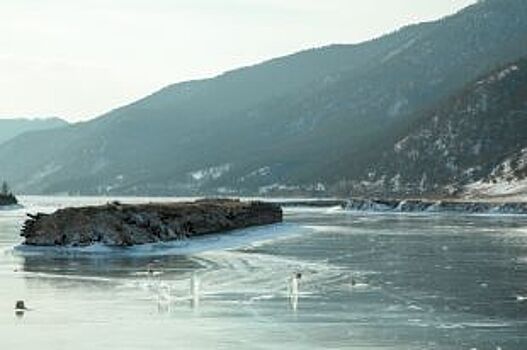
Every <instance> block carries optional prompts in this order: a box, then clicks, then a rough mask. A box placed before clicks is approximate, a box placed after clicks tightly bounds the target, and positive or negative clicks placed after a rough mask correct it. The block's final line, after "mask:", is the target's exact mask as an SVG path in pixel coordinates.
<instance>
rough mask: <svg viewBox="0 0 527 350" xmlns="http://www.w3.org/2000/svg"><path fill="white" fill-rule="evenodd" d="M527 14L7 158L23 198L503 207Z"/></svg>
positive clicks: (218, 80)
mask: <svg viewBox="0 0 527 350" xmlns="http://www.w3.org/2000/svg"><path fill="white" fill-rule="evenodd" d="M526 18H527V1H525V0H485V1H479V2H477V3H476V4H474V5H472V6H470V7H468V8H466V9H464V10H462V11H460V12H458V13H457V14H455V15H452V16H449V17H446V18H443V19H441V20H438V21H435V22H429V23H421V24H416V25H412V26H408V27H405V28H403V29H401V30H398V31H396V32H394V33H391V34H388V35H385V36H383V37H380V38H377V39H375V40H371V41H368V42H365V43H362V44H356V45H332V46H328V47H323V48H319V49H313V50H308V51H303V52H299V53H297V54H294V55H291V56H286V57H281V58H277V59H274V60H271V61H267V62H264V63H261V64H258V65H255V66H251V67H246V68H242V69H238V70H234V71H230V72H227V73H225V74H222V75H220V76H217V77H214V78H211V79H205V80H197V81H189V82H184V83H179V84H175V85H171V86H168V87H166V88H164V89H162V90H161V91H158V92H156V93H153V94H152V95H150V96H147V97H145V98H143V99H141V100H139V101H136V102H134V103H132V104H130V105H127V106H124V107H121V108H118V109H115V110H113V111H111V112H109V113H107V114H105V115H102V116H100V117H98V118H96V119H93V120H91V121H89V122H84V123H79V124H71V125H63V126H61V127H58V128H51V129H48V130H40V131H32V132H29V133H24V134H21V135H18V136H16V137H14V138H11V139H10V140H8V141H6V142H3V143H1V139H0V143H1V145H0V164H2V166H1V167H0V178H3V179H6V180H7V181H9V182H10V183H11V184H12V186H13V187H14V189H15V190H17V191H19V192H23V193H32V194H58V193H60V194H86V195H198V194H232V195H272V194H275V195H278V194H280V195H283V194H287V195H292V194H302V195H339V196H349V195H364V196H390V197H416V196H456V195H472V196H486V195H504V194H507V195H510V194H516V192H518V191H520V192H521V191H523V190H525V191H526V192H527V186H525V187H522V186H524V184H525V178H526V177H527V165H526V164H527V137H526V135H527V45H525V43H526V42H527V20H526Z"/></svg>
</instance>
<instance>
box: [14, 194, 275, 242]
mask: <svg viewBox="0 0 527 350" xmlns="http://www.w3.org/2000/svg"><path fill="white" fill-rule="evenodd" d="M281 221H282V210H281V208H280V207H279V206H277V205H274V204H271V203H263V202H241V201H236V200H200V201H196V202H188V203H167V204H138V205H126V204H120V203H110V204H108V205H105V206H98V207H83V208H67V209H62V210H58V211H56V212H55V213H53V214H51V215H46V214H37V215H31V216H30V219H29V220H27V221H26V223H25V225H24V228H23V229H22V234H21V235H22V236H23V237H24V238H25V241H24V244H25V245H37V246H81V247H82V246H89V245H92V244H96V243H100V244H104V245H108V246H120V247H126V246H132V245H137V244H145V243H156V242H164V241H171V240H178V239H186V238H192V237H195V236H200V235H205V234H210V233H219V232H225V231H230V230H234V229H240V228H245V227H250V226H257V225H268V224H273V223H277V222H281Z"/></svg>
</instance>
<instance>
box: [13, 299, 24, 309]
mask: <svg viewBox="0 0 527 350" xmlns="http://www.w3.org/2000/svg"><path fill="white" fill-rule="evenodd" d="M15 310H27V308H26V305H25V303H24V300H18V301H17V302H16V304H15Z"/></svg>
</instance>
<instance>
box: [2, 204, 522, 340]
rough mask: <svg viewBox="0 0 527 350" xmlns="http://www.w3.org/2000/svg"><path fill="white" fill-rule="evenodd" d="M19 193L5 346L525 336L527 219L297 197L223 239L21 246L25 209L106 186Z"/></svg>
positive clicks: (6, 216) (5, 298)
mask: <svg viewBox="0 0 527 350" xmlns="http://www.w3.org/2000/svg"><path fill="white" fill-rule="evenodd" d="M143 200H145V199H135V201H143ZM23 201H24V204H25V205H26V208H25V209H21V210H14V211H2V212H0V349H17V350H21V349H37V348H38V349H46V350H47V349H50V350H51V349H53V350H55V349H112V350H115V349H181V348H183V349H467V350H469V349H478V350H479V349H503V350H508V349H517V350H525V349H527V218H526V217H520V216H463V215H452V214H449V215H445V214H442V215H439V214H435V215H431V214H428V215H426V214H423V215H401V214H390V215H380V214H367V213H361V214H358V213H349V212H345V211H342V210H338V209H317V210H314V209H302V208H297V209H287V210H286V217H285V223H284V224H282V225H274V226H271V227H266V228H258V229H250V230H243V231H237V232H234V233H233V234H232V235H230V236H229V237H227V236H221V237H220V236H213V237H208V238H206V239H202V240H199V241H196V242H178V243H175V244H172V245H168V246H161V247H159V246H157V247H141V248H137V249H132V250H128V251H106V250H104V249H100V248H96V249H93V250H92V251H90V252H75V253H69V254H64V253H62V252H57V251H33V252H31V253H29V252H26V251H23V252H20V251H14V250H13V247H15V246H16V245H18V244H19V243H20V241H21V239H20V237H19V236H18V231H19V228H20V225H21V223H22V222H23V220H24V216H25V213H26V212H28V211H29V212H36V211H53V210H54V209H56V208H58V207H61V206H65V205H83V204H95V203H104V202H106V201H107V199H96V198H79V199H71V198H42V197H27V198H23ZM127 201H130V200H127ZM149 268H150V269H151V270H152V272H153V273H149V272H148V269H149ZM295 272H301V273H302V278H301V279H300V281H299V285H298V289H299V290H298V294H294V295H290V292H289V290H290V289H291V288H290V278H291V276H292V274H293V273H295ZM19 299H23V300H24V301H25V302H26V306H27V307H29V308H31V310H29V311H26V312H25V313H23V314H21V315H15V311H14V305H15V302H16V301H17V300H19Z"/></svg>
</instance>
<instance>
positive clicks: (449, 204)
mask: <svg viewBox="0 0 527 350" xmlns="http://www.w3.org/2000/svg"><path fill="white" fill-rule="evenodd" d="M346 209H347V210H355V211H374V212H401V213H412V212H460V213H473V214H476V213H481V214H527V202H506V203H502V202H478V201H442V200H437V201H434V200H426V199H406V200H400V199H363V198H353V199H350V200H349V201H348V203H347V205H346Z"/></svg>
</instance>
